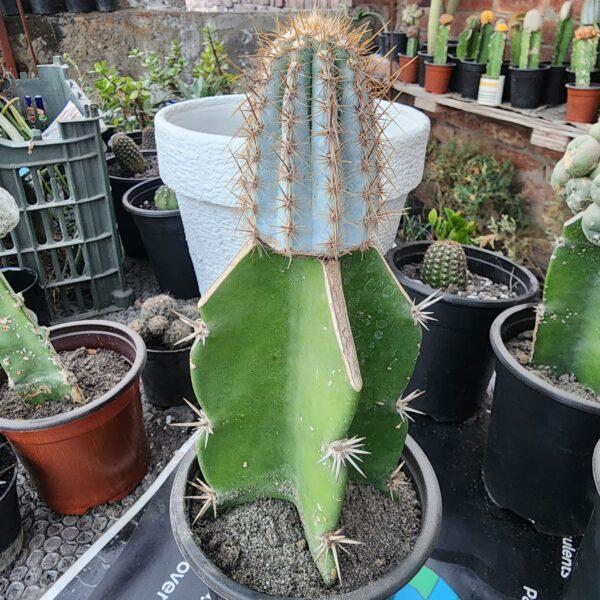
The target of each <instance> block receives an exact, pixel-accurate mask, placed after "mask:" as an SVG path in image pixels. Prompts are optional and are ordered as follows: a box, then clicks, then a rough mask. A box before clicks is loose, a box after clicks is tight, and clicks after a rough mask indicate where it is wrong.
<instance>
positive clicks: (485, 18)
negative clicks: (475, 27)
mask: <svg viewBox="0 0 600 600" xmlns="http://www.w3.org/2000/svg"><path fill="white" fill-rule="evenodd" d="M479 19H480V20H481V24H482V25H486V24H487V23H491V22H492V21H493V20H494V13H493V12H492V11H491V10H484V11H482V12H481V15H480V16H479Z"/></svg>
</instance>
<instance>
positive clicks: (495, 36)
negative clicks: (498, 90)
mask: <svg viewBox="0 0 600 600" xmlns="http://www.w3.org/2000/svg"><path fill="white" fill-rule="evenodd" d="M505 44H506V33H504V31H494V33H492V36H491V38H490V47H489V56H488V62H487V66H486V70H485V74H486V76H487V77H491V78H492V79H498V78H499V77H500V73H501V71H502V62H503V60H504V46H505Z"/></svg>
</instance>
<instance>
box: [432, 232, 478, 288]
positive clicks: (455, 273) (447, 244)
mask: <svg viewBox="0 0 600 600" xmlns="http://www.w3.org/2000/svg"><path fill="white" fill-rule="evenodd" d="M422 274H423V281H425V283H426V284H427V285H429V286H431V287H432V288H435V289H443V290H445V289H448V288H449V287H450V286H455V287H456V288H458V289H459V290H464V289H465V288H466V287H467V281H468V270H467V256H466V254H465V251H464V250H463V248H462V246H461V245H460V244H459V243H457V242H455V241H452V240H447V239H446V240H439V241H435V242H432V244H431V245H430V246H429V248H428V249H427V252H425V256H424V257H423V266H422Z"/></svg>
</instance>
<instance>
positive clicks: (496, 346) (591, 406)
mask: <svg viewBox="0 0 600 600" xmlns="http://www.w3.org/2000/svg"><path fill="white" fill-rule="evenodd" d="M536 306H537V304H535V303H533V302H530V303H527V304H519V305H517V306H513V307H511V308H509V309H507V310H505V311H504V312H502V313H500V314H499V315H498V316H497V317H496V318H495V319H494V322H493V323H492V326H491V328H490V343H491V345H492V348H493V350H494V354H495V355H496V359H497V360H499V361H501V362H502V364H503V365H504V366H505V367H506V368H507V369H508V370H509V371H510V372H511V373H512V374H513V375H514V376H515V377H517V378H518V379H521V380H525V381H527V383H528V384H529V385H530V386H531V387H533V388H534V389H536V390H537V391H538V392H540V393H541V394H543V395H544V396H546V397H548V399H550V400H554V401H556V402H560V403H561V404H565V405H566V406H570V407H571V408H575V409H577V410H583V411H585V412H590V413H594V414H600V402H594V401H592V400H586V399H584V398H579V396H576V395H575V394H573V393H571V392H565V391H564V390H561V389H560V388H558V387H556V386H554V385H551V384H550V383H548V382H546V381H544V380H543V379H541V378H539V377H538V376H537V375H535V374H534V373H532V372H531V371H528V370H527V369H526V368H525V367H524V366H522V365H520V364H519V363H518V361H517V360H516V359H515V358H514V357H513V356H512V355H511V353H510V352H509V351H508V348H507V347H506V344H505V343H504V340H503V339H502V326H503V325H504V323H505V322H506V321H507V320H508V319H509V318H510V317H512V316H513V315H516V314H517V313H520V312H524V311H527V310H531V311H534V310H535V308H536Z"/></svg>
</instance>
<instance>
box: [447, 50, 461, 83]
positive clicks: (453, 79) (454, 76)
mask: <svg viewBox="0 0 600 600" xmlns="http://www.w3.org/2000/svg"><path fill="white" fill-rule="evenodd" d="M448 62H449V63H452V64H453V65H454V68H453V69H452V75H450V84H449V85H448V91H449V92H457V91H458V69H459V65H460V58H456V56H453V55H452V54H448Z"/></svg>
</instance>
